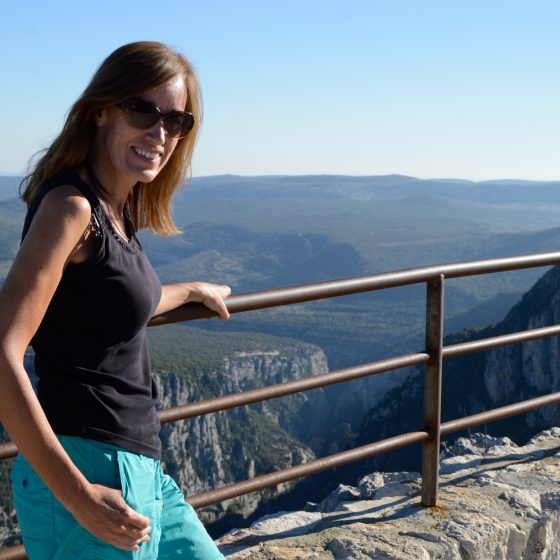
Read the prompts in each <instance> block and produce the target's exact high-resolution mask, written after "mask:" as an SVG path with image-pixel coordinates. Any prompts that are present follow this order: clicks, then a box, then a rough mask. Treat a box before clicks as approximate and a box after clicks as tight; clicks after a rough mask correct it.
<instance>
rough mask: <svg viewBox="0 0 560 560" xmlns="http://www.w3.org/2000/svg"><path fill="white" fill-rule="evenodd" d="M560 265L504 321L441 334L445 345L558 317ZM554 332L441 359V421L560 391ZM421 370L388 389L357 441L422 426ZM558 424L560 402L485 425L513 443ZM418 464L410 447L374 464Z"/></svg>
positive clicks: (389, 467) (380, 466) (554, 321)
mask: <svg viewBox="0 0 560 560" xmlns="http://www.w3.org/2000/svg"><path fill="white" fill-rule="evenodd" d="M559 287H560V267H555V268H553V269H551V270H550V271H548V272H547V273H546V274H545V275H544V276H543V277H542V278H541V279H540V280H539V281H538V282H537V283H536V284H535V285H534V286H533V288H531V290H529V292H527V293H526V294H525V295H524V296H523V298H522V300H521V301H520V302H519V303H518V304H517V305H515V306H514V307H513V308H512V309H511V311H510V312H509V313H508V314H507V316H506V317H505V319H504V320H503V321H501V322H500V323H498V324H496V325H492V326H489V327H487V328H485V329H481V330H478V331H469V332H467V331H464V332H461V333H456V334H452V335H449V336H447V337H446V340H445V344H453V343H457V342H463V341H466V340H475V339H480V338H487V337H491V336H498V335H501V334H506V333H512V332H517V331H521V330H526V329H532V328H537V327H544V326H548V325H553V324H557V323H560V290H559ZM559 342H560V341H559V338H558V337H552V338H548V339H542V340H535V341H532V342H526V343H523V344H516V345H511V346H505V347H502V348H497V349H495V350H491V351H489V352H484V353H477V354H472V355H468V356H461V357H458V358H452V359H449V360H445V361H444V367H443V395H442V419H443V421H446V420H452V419H455V418H460V417H463V416H466V415H471V414H476V413H477V412H482V411H484V410H488V409H491V408H495V407H499V406H504V405H507V404H511V403H514V402H518V401H522V400H525V399H529V398H533V397H537V396H540V395H544V394H547V393H551V392H556V391H559V390H560V368H559V367H558V364H559V363H560V362H559V357H560V349H559ZM422 404H423V369H422V368H416V369H415V370H412V372H411V373H409V375H408V377H407V378H406V380H405V381H404V383H402V384H401V385H400V386H399V387H397V388H395V389H394V390H391V391H389V393H388V394H387V395H385V396H384V398H383V399H382V400H381V401H380V402H379V404H378V406H377V407H376V408H374V409H372V410H370V412H369V413H368V415H367V416H366V418H365V420H364V423H363V425H362V428H361V431H360V434H359V435H358V437H357V438H356V440H355V443H356V444H362V443H366V442H369V441H376V440H379V439H383V438H385V437H389V436H391V435H394V434H396V433H402V432H405V431H409V430H417V429H419V428H421V426H422ZM559 424H560V406H558V405H554V406H549V407H546V408H542V409H539V410H537V411H534V412H531V413H528V414H524V415H521V416H515V417H512V418H510V419H507V420H503V421H500V422H495V423H492V424H488V425H487V426H485V427H484V430H485V431H487V432H488V433H490V434H492V435H495V436H500V435H506V434H507V435H508V436H509V437H511V438H512V439H513V440H514V441H517V442H522V441H526V440H527V439H528V438H530V437H531V435H532V434H534V433H535V432H537V431H539V430H542V429H546V428H547V427H548V426H553V425H559ZM399 463H400V464H401V465H405V468H411V467H412V468H416V467H415V465H417V455H416V457H413V456H412V455H411V454H410V452H406V451H405V452H402V453H397V454H395V455H393V456H392V457H391V456H387V457H380V458H378V459H376V460H375V461H374V462H373V463H372V464H371V465H370V468H371V467H373V468H374V469H375V470H378V469H379V470H393V469H394V468H395V465H396V464H399Z"/></svg>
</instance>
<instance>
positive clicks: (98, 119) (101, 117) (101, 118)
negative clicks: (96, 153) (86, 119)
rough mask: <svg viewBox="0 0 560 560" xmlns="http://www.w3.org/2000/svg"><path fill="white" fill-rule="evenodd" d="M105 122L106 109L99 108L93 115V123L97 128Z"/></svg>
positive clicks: (101, 126)
mask: <svg viewBox="0 0 560 560" xmlns="http://www.w3.org/2000/svg"><path fill="white" fill-rule="evenodd" d="M106 122H107V109H106V108H105V107H104V108H103V109H99V111H97V114H96V115H95V124H96V125H97V127H98V128H103V127H104V126H105V124H106Z"/></svg>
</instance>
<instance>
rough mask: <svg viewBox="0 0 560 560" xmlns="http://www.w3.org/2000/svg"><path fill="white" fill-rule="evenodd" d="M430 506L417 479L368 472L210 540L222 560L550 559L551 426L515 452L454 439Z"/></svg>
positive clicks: (558, 477) (555, 525)
mask: <svg viewBox="0 0 560 560" xmlns="http://www.w3.org/2000/svg"><path fill="white" fill-rule="evenodd" d="M440 471H441V473H440V486H439V500H438V506H437V507H433V508H424V507H422V506H421V505H420V498H421V480H420V475H419V474H418V473H374V474H372V475H369V476H366V477H364V478H362V479H361V480H360V481H359V482H358V484H357V486H356V487H349V486H342V485H341V486H340V487H339V488H338V489H337V490H335V491H334V492H333V493H332V494H331V495H329V496H327V497H326V498H325V499H324V500H323V501H322V502H321V503H320V504H317V505H315V506H313V505H311V504H310V505H309V507H308V508H307V509H308V510H309V511H299V512H280V513H278V514H276V515H271V516H267V517H264V518H262V519H260V520H259V521H258V522H256V523H254V524H253V525H252V526H251V527H250V528H248V529H236V530H234V531H231V532H229V533H228V534H226V535H224V536H223V537H222V538H221V539H220V540H219V541H218V544H219V545H220V547H221V550H222V552H223V553H224V555H225V556H226V557H227V558H228V559H230V560H241V559H247V560H265V559H266V560H270V559H278V560H288V559H290V560H292V559H294V560H295V559H301V560H311V559H314V560H327V559H328V560H346V559H348V560H362V559H364V560H365V559H379V560H558V559H559V558H560V428H552V429H550V430H546V431H544V432H541V433H540V434H538V435H537V436H535V437H534V438H532V439H531V440H530V441H529V443H528V444H527V445H525V446H523V447H518V446H516V445H515V444H514V443H513V442H512V441H511V440H509V439H508V438H492V437H488V436H484V435H480V434H475V435H474V436H472V437H471V438H469V439H467V438H460V439H459V440H457V441H456V442H455V443H454V445H453V446H452V447H450V448H447V449H446V450H445V451H444V452H443V453H442V456H441V469H440Z"/></svg>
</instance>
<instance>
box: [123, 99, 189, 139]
mask: <svg viewBox="0 0 560 560" xmlns="http://www.w3.org/2000/svg"><path fill="white" fill-rule="evenodd" d="M117 107H120V108H121V109H122V112H123V115H124V118H125V120H126V122H127V123H128V124H129V125H130V126H132V127H134V128H140V129H146V128H151V127H152V126H154V124H156V123H157V122H158V121H159V120H161V121H163V128H164V129H165V132H167V134H168V135H169V136H171V137H173V138H183V136H186V135H187V134H188V133H189V131H190V130H191V128H192V127H193V126H194V117H193V116H192V114H191V113H187V112H186V111H169V113H162V112H161V111H160V110H159V109H158V107H157V105H156V104H155V103H152V102H151V101H146V100H145V99H142V98H141V97H132V98H130V99H127V100H126V101H122V102H121V103H117Z"/></svg>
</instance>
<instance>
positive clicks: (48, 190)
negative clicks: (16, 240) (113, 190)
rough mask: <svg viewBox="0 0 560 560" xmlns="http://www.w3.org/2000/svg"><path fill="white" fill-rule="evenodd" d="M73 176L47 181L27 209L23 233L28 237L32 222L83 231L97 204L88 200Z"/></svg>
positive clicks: (87, 195) (91, 199) (84, 190)
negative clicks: (56, 224) (58, 225)
mask: <svg viewBox="0 0 560 560" xmlns="http://www.w3.org/2000/svg"><path fill="white" fill-rule="evenodd" d="M76 177H78V179H79V176H78V175H77V173H76V174H64V175H61V176H59V177H56V178H53V179H52V180H50V181H47V182H46V183H45V184H44V185H43V187H42V188H41V189H40V191H39V193H38V194H37V196H36V197H35V199H34V200H33V201H32V203H31V205H30V206H29V208H28V211H27V216H26V219H25V224H24V228H23V232H22V240H23V238H24V237H25V236H26V235H27V232H28V230H29V229H30V227H31V224H32V222H36V221H37V220H40V221H41V222H46V223H52V224H53V225H54V224H55V223H58V224H60V225H62V226H70V227H76V228H78V229H80V228H81V229H82V231H83V230H84V228H85V227H87V225H88V223H89V222H90V221H91V216H92V212H93V208H94V206H95V204H96V200H95V199H93V198H92V197H91V196H89V194H90V193H88V192H87V190H86V189H85V188H83V185H81V184H80V181H78V180H76Z"/></svg>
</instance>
